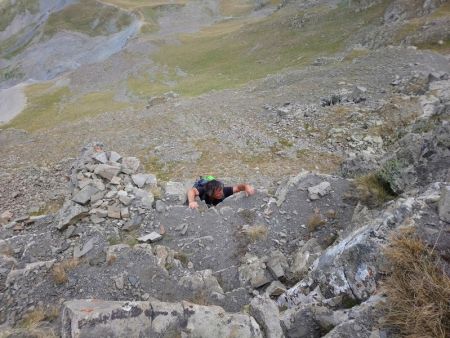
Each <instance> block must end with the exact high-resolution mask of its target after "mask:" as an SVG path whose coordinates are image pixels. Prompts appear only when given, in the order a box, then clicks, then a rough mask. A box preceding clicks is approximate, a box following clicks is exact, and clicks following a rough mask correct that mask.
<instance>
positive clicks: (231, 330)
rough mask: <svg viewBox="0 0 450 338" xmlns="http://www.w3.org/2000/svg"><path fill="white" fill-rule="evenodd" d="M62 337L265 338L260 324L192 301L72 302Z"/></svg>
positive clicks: (66, 311)
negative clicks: (172, 336) (168, 337)
mask: <svg viewBox="0 0 450 338" xmlns="http://www.w3.org/2000/svg"><path fill="white" fill-rule="evenodd" d="M62 328H63V329H62V337H64V338H69V337H73V338H79V337H88V336H93V335H94V336H96V337H104V336H108V337H123V336H125V335H126V336H128V337H141V336H148V337H153V336H161V337H167V336H171V335H176V334H181V335H183V336H185V337H211V338H215V337H217V338H219V337H232V336H234V337H243V338H262V337H264V335H263V333H262V331H261V329H260V327H259V326H258V324H257V323H256V321H255V320H254V319H253V318H252V317H250V316H248V315H245V314H232V313H227V312H225V311H224V310H223V309H222V308H220V307H218V306H215V307H213V306H200V305H196V304H192V303H188V302H182V303H164V302H159V301H156V300H155V301H150V302H117V301H116V302H111V301H110V302H108V301H101V300H93V299H81V300H72V301H68V302H66V303H65V304H64V306H63V310H62Z"/></svg>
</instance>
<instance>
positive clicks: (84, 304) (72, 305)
mask: <svg viewBox="0 0 450 338" xmlns="http://www.w3.org/2000/svg"><path fill="white" fill-rule="evenodd" d="M151 314H152V310H151V304H150V303H149V302H124V301H122V302H121V301H118V302H113V301H102V300H98V299H95V300H94V299H81V300H71V301H68V302H66V303H64V305H63V309H62V314H61V317H62V318H61V320H62V328H61V336H62V337H63V338H81V337H124V336H126V337H140V336H148V332H150V331H151V329H152V319H151Z"/></svg>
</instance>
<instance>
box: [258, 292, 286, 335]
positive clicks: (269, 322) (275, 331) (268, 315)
mask: <svg viewBox="0 0 450 338" xmlns="http://www.w3.org/2000/svg"><path fill="white" fill-rule="evenodd" d="M250 314H251V315H252V316H253V318H255V320H256V321H257V322H258V324H259V326H260V327H261V328H262V329H263V331H264V333H265V336H266V337H270V338H281V337H284V335H283V330H282V329H281V325H280V318H279V311H278V306H277V305H276V303H275V302H274V301H273V300H271V299H270V298H269V297H261V296H258V297H255V298H253V299H252V301H251V303H250Z"/></svg>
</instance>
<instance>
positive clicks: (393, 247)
mask: <svg viewBox="0 0 450 338" xmlns="http://www.w3.org/2000/svg"><path fill="white" fill-rule="evenodd" d="M385 254H386V256H387V258H388V260H389V262H390V274H389V276H388V277H387V278H386V280H385V282H384V287H385V288H386V292H387V296H388V298H387V299H388V302H387V307H388V308H387V315H386V320H387V323H388V324H389V325H392V326H394V327H395V328H397V329H399V330H400V332H401V334H402V335H404V336H408V337H441V338H444V337H448V336H449V334H450V303H449V300H450V277H449V276H447V275H446V274H445V273H444V272H443V270H442V268H441V265H440V260H439V257H438V256H437V255H436V254H435V253H434V252H433V250H432V249H430V248H429V247H427V246H426V244H425V243H424V242H422V241H421V240H420V239H419V238H418V237H417V235H416V234H415V233H414V230H413V229H406V230H402V231H401V232H400V233H397V234H396V235H395V236H394V237H393V238H392V239H391V243H390V245H389V247H388V248H387V249H386V250H385Z"/></svg>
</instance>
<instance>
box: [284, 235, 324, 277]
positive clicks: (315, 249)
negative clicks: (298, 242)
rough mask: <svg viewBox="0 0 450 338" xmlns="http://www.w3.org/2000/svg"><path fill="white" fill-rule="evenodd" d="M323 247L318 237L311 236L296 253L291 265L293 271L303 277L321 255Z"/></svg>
mask: <svg viewBox="0 0 450 338" xmlns="http://www.w3.org/2000/svg"><path fill="white" fill-rule="evenodd" d="M321 252H322V248H321V247H320V245H319V242H318V241H317V239H316V238H311V239H310V240H309V241H308V242H306V243H305V245H303V246H302V247H301V248H300V249H298V250H297V252H295V254H294V261H293V263H292V265H291V271H292V273H293V274H294V275H295V276H297V277H301V276H303V275H304V274H306V272H308V268H309V267H310V266H311V264H312V263H313V262H314V261H315V260H316V259H317V258H318V257H319V256H320V253H321Z"/></svg>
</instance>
